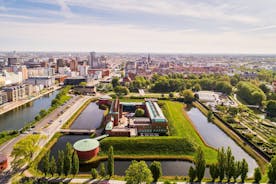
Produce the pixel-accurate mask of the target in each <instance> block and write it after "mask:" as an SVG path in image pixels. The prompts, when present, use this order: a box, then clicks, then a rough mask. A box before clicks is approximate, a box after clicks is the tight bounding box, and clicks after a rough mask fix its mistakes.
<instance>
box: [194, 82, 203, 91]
mask: <svg viewBox="0 0 276 184" xmlns="http://www.w3.org/2000/svg"><path fill="white" fill-rule="evenodd" d="M193 89H194V91H200V90H201V86H200V84H199V83H196V84H195V85H194V87H193Z"/></svg>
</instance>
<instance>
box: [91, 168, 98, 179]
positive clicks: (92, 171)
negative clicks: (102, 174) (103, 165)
mask: <svg viewBox="0 0 276 184" xmlns="http://www.w3.org/2000/svg"><path fill="white" fill-rule="evenodd" d="M91 176H92V179H96V178H97V177H98V171H97V169H95V168H92V169H91Z"/></svg>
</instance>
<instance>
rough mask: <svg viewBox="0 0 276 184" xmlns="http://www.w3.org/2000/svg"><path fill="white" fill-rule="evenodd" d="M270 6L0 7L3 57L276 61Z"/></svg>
mask: <svg viewBox="0 0 276 184" xmlns="http://www.w3.org/2000/svg"><path fill="white" fill-rule="evenodd" d="M275 5H276V2H275V1H272V0H266V1H257V0H254V1H248V0H246V1H242V2H241V1H239V2H238V1H231V2H230V1H215V0H208V1H197V2H193V1H189V0H186V1H177V0H175V1H166V0H161V1H155V2H153V1H150V2H148V1H134V0H133V1H127V2H126V1H122V0H117V1H107V0H101V1H100V0H99V1H81V0H75V1H72V0H66V1H64V0H57V1H46V0H23V1H4V0H2V1H0V22H1V25H2V28H1V30H0V40H1V43H0V48H1V49H0V50H1V51H11V50H18V51H86V52H88V51H91V50H97V51H99V52H143V53H147V52H153V53H229V54H230V53H234V54H235V53H237V54H238V53H249V54H275V53H276V52H275V50H276V46H275V45H274V43H275V41H276V33H275V29H276V23H275V21H274V20H273V17H275V11H274V9H273V7H275Z"/></svg>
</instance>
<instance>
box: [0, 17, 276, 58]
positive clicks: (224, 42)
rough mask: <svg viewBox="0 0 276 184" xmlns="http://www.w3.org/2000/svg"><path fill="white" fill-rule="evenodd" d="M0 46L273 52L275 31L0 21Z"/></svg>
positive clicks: (56, 48) (203, 51) (21, 47)
mask: <svg viewBox="0 0 276 184" xmlns="http://www.w3.org/2000/svg"><path fill="white" fill-rule="evenodd" d="M1 25H2V26H3V27H4V28H5V29H0V40H2V41H1V42H0V48H5V50H38V51H39V50H41V51H54V50H58V51H90V50H96V51H103V52H112V51H114V52H166V53H172V52H173V53H176V52H179V53H276V46H275V42H276V34H273V35H270V36H266V37H264V36H258V35H254V34H242V33H235V32H222V33H217V34H210V33H205V32H200V31H195V30H184V31H170V30H166V31H164V30H149V29H144V28H142V27H134V26H126V25H125V26H122V25H117V26H114V25H113V26H111V25H74V24H60V23H59V24H42V23H41V24H34V23H27V24H21V23H4V22H2V23H1Z"/></svg>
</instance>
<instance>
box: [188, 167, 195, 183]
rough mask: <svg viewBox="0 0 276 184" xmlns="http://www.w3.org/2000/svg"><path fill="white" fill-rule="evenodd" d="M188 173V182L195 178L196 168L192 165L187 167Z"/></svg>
mask: <svg viewBox="0 0 276 184" xmlns="http://www.w3.org/2000/svg"><path fill="white" fill-rule="evenodd" d="M188 175H189V178H190V182H193V181H194V180H195V178H196V170H195V169H194V168H193V167H192V166H191V167H190V168H189V173H188Z"/></svg>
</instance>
